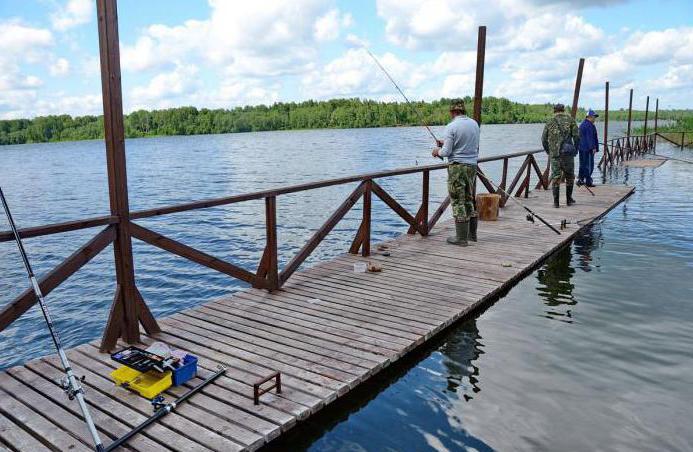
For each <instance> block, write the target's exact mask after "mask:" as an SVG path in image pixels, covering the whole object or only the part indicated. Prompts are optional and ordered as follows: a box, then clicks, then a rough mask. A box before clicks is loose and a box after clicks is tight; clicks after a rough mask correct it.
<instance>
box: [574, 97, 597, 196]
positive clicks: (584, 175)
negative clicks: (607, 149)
mask: <svg viewBox="0 0 693 452" xmlns="http://www.w3.org/2000/svg"><path fill="white" fill-rule="evenodd" d="M598 116H599V115H598V114H597V113H595V111H594V110H592V109H591V108H590V109H589V110H588V111H587V116H586V117H585V120H584V121H582V124H580V171H579V172H578V181H577V184H578V185H586V186H588V187H594V184H593V183H592V171H594V154H596V153H597V152H598V151H599V137H598V136H597V128H596V127H595V126H594V119H595V118H597V117H598Z"/></svg>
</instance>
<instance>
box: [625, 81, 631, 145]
mask: <svg viewBox="0 0 693 452" xmlns="http://www.w3.org/2000/svg"><path fill="white" fill-rule="evenodd" d="M632 118H633V88H631V89H630V98H629V100H628V129H627V130H626V150H627V151H630V126H631V120H632Z"/></svg>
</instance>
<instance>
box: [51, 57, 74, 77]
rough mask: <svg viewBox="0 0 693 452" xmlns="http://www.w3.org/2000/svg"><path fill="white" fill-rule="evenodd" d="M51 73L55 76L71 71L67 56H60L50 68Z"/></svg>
mask: <svg viewBox="0 0 693 452" xmlns="http://www.w3.org/2000/svg"><path fill="white" fill-rule="evenodd" d="M48 70H49V72H50V74H51V75H52V76H54V77H57V76H63V75H67V73H68V72H70V62H69V61H67V60H66V59H65V58H58V59H57V60H55V62H53V64H51V65H50V67H49V68H48Z"/></svg>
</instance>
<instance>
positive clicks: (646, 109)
mask: <svg viewBox="0 0 693 452" xmlns="http://www.w3.org/2000/svg"><path fill="white" fill-rule="evenodd" d="M649 113H650V96H647V100H646V101H645V128H644V129H643V132H642V141H643V146H644V148H645V149H647V115H648V114H649Z"/></svg>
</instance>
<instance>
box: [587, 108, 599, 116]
mask: <svg viewBox="0 0 693 452" xmlns="http://www.w3.org/2000/svg"><path fill="white" fill-rule="evenodd" d="M586 116H592V117H593V118H598V117H599V115H598V114H597V112H596V111H594V110H592V109H591V108H590V109H589V110H587V115H586Z"/></svg>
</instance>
